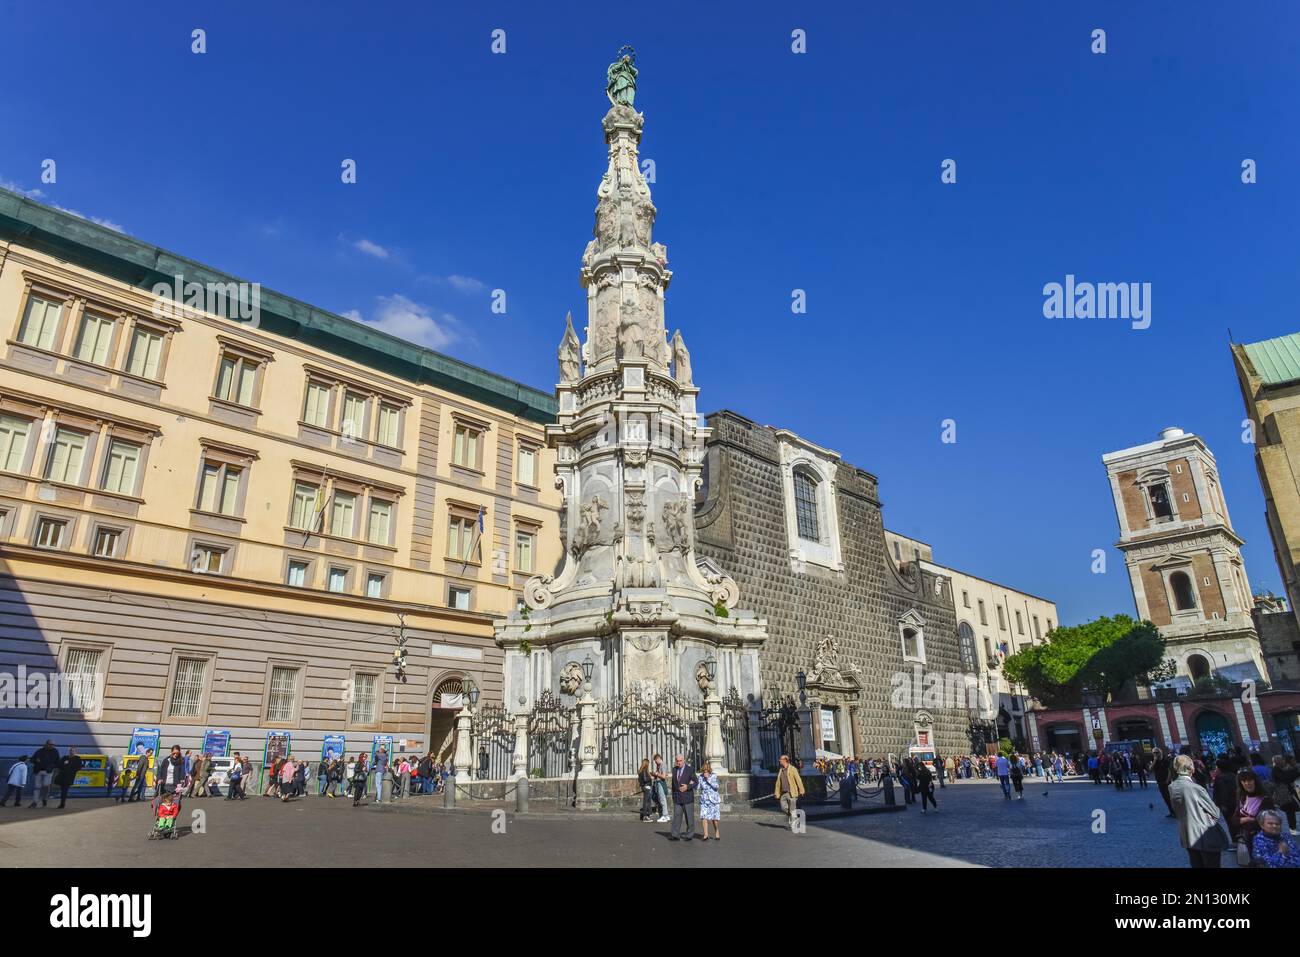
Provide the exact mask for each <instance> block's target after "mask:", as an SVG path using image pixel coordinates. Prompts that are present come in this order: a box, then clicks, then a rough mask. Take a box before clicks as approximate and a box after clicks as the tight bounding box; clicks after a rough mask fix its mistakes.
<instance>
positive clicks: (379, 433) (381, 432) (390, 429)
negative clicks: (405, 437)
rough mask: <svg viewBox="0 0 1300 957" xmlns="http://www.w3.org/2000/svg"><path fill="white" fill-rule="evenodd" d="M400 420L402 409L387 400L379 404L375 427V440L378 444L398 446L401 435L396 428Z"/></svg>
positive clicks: (391, 446)
mask: <svg viewBox="0 0 1300 957" xmlns="http://www.w3.org/2000/svg"><path fill="white" fill-rule="evenodd" d="M401 421H402V410H401V409H399V408H398V407H397V406H395V405H390V404H389V403H387V402H381V403H380V404H379V423H378V425H377V426H376V428H375V441H376V442H378V443H379V444H380V445H387V446H389V447H390V448H394V449H395V448H398V447H399V446H400V444H401V441H402V439H401V435H400V434H399V432H398V430H399V427H400V424H401Z"/></svg>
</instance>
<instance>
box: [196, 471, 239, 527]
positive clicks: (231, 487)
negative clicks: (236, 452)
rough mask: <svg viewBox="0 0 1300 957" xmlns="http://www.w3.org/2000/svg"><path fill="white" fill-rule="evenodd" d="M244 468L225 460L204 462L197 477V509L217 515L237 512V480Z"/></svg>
mask: <svg viewBox="0 0 1300 957" xmlns="http://www.w3.org/2000/svg"><path fill="white" fill-rule="evenodd" d="M243 474H244V470H243V469H239V468H236V467H235V466H233V465H228V464H226V463H225V462H204V463H203V472H202V474H201V475H200V477H199V505H198V508H199V511H201V512H212V513H214V514H217V515H236V514H238V512H239V482H240V479H241V478H242V477H243Z"/></svg>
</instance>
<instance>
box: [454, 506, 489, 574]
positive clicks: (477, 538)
mask: <svg viewBox="0 0 1300 957" xmlns="http://www.w3.org/2000/svg"><path fill="white" fill-rule="evenodd" d="M485 514H487V509H486V508H484V507H483V506H482V505H480V506H479V507H478V528H477V529H476V530H475V532H474V541H472V542H471V543H470V546H469V549H468V551H466V553H465V558H464V559H463V560H462V561H461V563H460V570H461V571H464V570H465V566H466V565H468V564H469V560H470V559H471V558H473V557H474V552H475V551H476V550H477V549H478V547H479V544H480V543H481V542H482V541H483V516H484V515H485Z"/></svg>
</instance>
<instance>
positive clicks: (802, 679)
mask: <svg viewBox="0 0 1300 957" xmlns="http://www.w3.org/2000/svg"><path fill="white" fill-rule="evenodd" d="M794 680H795V681H797V682H798V683H799V694H800V695H802V694H803V693H804V690H805V689H806V688H807V687H808V676H807V675H806V674H804V673H803V670H802V669H800V671H799V673H798V674H796V675H795V676H794Z"/></svg>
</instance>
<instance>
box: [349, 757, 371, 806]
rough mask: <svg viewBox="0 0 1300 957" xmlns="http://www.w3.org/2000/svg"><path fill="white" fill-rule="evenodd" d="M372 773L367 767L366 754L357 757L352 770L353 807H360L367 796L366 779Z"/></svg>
mask: <svg viewBox="0 0 1300 957" xmlns="http://www.w3.org/2000/svg"><path fill="white" fill-rule="evenodd" d="M369 775H370V771H369V769H368V768H367V767H366V755H365V752H362V753H361V754H358V755H357V763H356V765H355V766H354V767H353V769H352V806H353V807H359V806H360V804H361V799H362V798H363V797H365V794H366V778H367V777H369Z"/></svg>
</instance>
